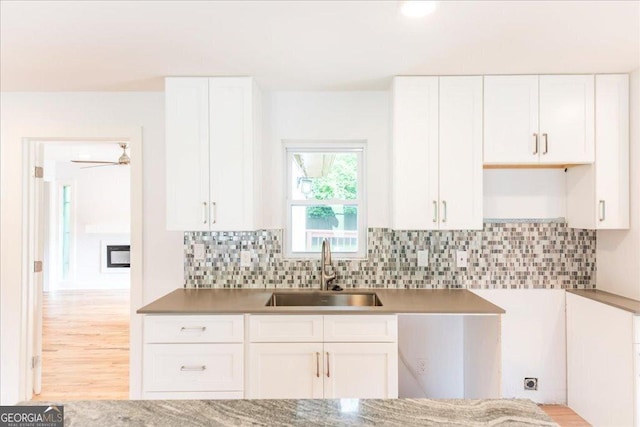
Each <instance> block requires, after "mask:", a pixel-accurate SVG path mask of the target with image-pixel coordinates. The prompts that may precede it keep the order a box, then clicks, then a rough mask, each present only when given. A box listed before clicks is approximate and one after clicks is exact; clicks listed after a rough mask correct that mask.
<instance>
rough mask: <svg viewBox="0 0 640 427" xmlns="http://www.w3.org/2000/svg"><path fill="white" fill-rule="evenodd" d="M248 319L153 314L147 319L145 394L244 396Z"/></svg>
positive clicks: (152, 396)
mask: <svg viewBox="0 0 640 427" xmlns="http://www.w3.org/2000/svg"><path fill="white" fill-rule="evenodd" d="M243 331H244V319H243V316H242V315H233V316H222V315H221V316H171V315H148V316H145V320H144V343H145V344H144V347H143V367H142V387H143V396H142V397H143V398H144V399H241V398H243V397H244V332H243Z"/></svg>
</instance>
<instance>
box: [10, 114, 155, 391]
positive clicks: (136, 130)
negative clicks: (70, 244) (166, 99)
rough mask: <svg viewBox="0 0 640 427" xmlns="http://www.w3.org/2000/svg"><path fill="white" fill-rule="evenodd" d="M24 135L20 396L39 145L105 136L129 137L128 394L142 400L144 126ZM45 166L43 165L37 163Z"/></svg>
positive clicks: (26, 365) (30, 317)
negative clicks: (34, 170) (35, 172)
mask: <svg viewBox="0 0 640 427" xmlns="http://www.w3.org/2000/svg"><path fill="white" fill-rule="evenodd" d="M17 134H18V135H22V137H21V140H22V144H23V164H22V177H23V179H22V190H23V191H22V194H23V197H22V199H23V200H22V219H23V225H22V238H23V242H25V244H24V245H23V249H22V281H21V290H20V299H21V301H20V311H21V314H20V319H21V322H20V323H21V324H20V349H19V354H20V356H19V360H20V366H19V370H20V372H19V384H18V393H17V394H18V400H30V399H31V398H32V396H33V393H32V384H33V376H32V370H31V368H30V361H31V357H32V355H33V352H34V348H33V338H34V335H33V331H32V330H33V322H34V316H35V311H34V307H35V302H36V298H35V297H36V295H35V293H34V292H32V291H31V289H30V284H32V283H33V277H34V275H33V274H31V272H32V269H30V266H31V265H32V262H33V261H34V255H35V254H34V252H35V245H36V244H37V242H36V241H35V232H34V224H33V223H32V222H31V221H30V220H31V219H33V214H34V211H35V210H34V209H31V207H32V206H33V203H35V201H36V198H35V196H36V195H35V192H34V191H32V190H33V182H34V179H33V174H32V171H33V168H34V167H35V166H36V160H40V159H38V158H37V156H36V150H38V149H40V147H41V146H42V144H47V143H55V142H58V141H64V142H65V143H69V142H77V143H98V142H105V141H127V142H128V143H129V148H130V151H129V152H130V154H131V163H130V165H129V167H130V168H131V287H130V307H131V308H130V310H131V317H130V319H131V321H130V325H129V328H130V346H129V360H130V366H129V397H130V398H131V399H139V398H140V397H141V395H142V319H141V316H138V315H137V314H136V308H137V307H140V306H141V305H142V301H143V289H144V288H143V175H142V167H143V166H142V128H141V127H106V128H105V127H92V128H74V129H70V128H67V127H64V126H63V127H52V128H40V129H38V130H36V131H33V130H32V129H30V130H24V131H19V132H18V133H17ZM38 166H40V165H38Z"/></svg>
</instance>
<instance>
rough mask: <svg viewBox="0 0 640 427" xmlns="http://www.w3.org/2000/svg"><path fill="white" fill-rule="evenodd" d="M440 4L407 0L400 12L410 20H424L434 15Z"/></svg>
mask: <svg viewBox="0 0 640 427" xmlns="http://www.w3.org/2000/svg"><path fill="white" fill-rule="evenodd" d="M437 6H438V2H436V1H429V0H406V1H404V2H402V4H401V5H400V12H401V13H402V14H403V15H404V16H407V17H409V18H422V17H425V16H427V15H429V14H430V13H433V12H434V11H435V10H436V7H437Z"/></svg>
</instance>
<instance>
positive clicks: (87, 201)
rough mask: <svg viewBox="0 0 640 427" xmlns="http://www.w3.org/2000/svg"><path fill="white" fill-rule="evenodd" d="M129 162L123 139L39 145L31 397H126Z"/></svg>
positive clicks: (64, 398)
mask: <svg viewBox="0 0 640 427" xmlns="http://www.w3.org/2000/svg"><path fill="white" fill-rule="evenodd" d="M129 159H130V157H129V155H128V145H127V144H126V143H123V142H122V141H99V142H97V143H84V144H83V143H82V141H76V142H73V143H66V142H64V141H60V142H55V143H51V144H46V145H45V146H44V147H43V156H42V162H43V174H42V175H43V176H42V181H43V182H42V186H43V188H42V190H43V191H42V193H43V203H42V221H43V226H42V230H43V236H42V237H43V256H44V258H43V268H42V275H43V278H42V279H43V280H42V290H43V292H42V295H41V296H40V297H41V298H42V313H41V314H38V316H40V315H42V356H41V360H40V364H41V378H42V382H41V385H40V389H39V390H38V389H37V388H36V389H35V390H34V391H35V392H36V393H38V392H39V394H37V395H36V396H35V400H49V401H50V400H74V399H83V400H91V399H126V398H128V395H129V381H128V378H129V375H128V374H129V308H130V307H129V306H130V301H129V289H130V273H129V270H130V257H129V255H130V244H131V225H130V218H131V206H130V193H131V192H130V188H131V179H130V170H129ZM116 249H119V250H116ZM118 261H119V262H118Z"/></svg>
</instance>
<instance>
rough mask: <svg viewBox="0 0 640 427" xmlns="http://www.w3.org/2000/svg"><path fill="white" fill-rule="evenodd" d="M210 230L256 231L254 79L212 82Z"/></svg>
mask: <svg viewBox="0 0 640 427" xmlns="http://www.w3.org/2000/svg"><path fill="white" fill-rule="evenodd" d="M209 132H210V143H211V152H210V165H211V169H210V171H211V175H210V176H211V198H210V201H211V211H210V213H211V217H210V220H211V229H212V230H251V229H253V203H252V197H253V194H254V190H253V147H252V142H253V103H252V79H251V78H249V77H220V78H211V79H209Z"/></svg>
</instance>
